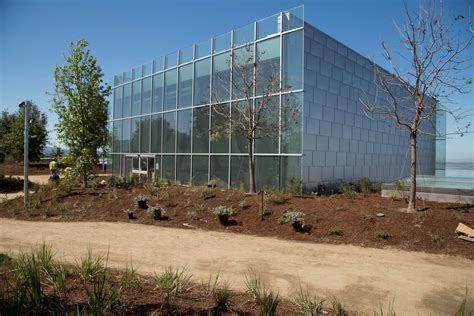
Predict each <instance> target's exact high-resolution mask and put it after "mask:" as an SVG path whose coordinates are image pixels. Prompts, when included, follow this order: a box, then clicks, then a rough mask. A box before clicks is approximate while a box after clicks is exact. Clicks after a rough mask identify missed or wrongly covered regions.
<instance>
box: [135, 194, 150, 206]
mask: <svg viewBox="0 0 474 316" xmlns="http://www.w3.org/2000/svg"><path fill="white" fill-rule="evenodd" d="M147 202H148V197H147V196H146V195H144V194H139V195H137V196H136V197H135V204H136V205H137V207H140V206H141V205H142V204H145V205H146V203H147Z"/></svg>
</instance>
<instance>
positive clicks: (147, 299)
mask: <svg viewBox="0 0 474 316" xmlns="http://www.w3.org/2000/svg"><path fill="white" fill-rule="evenodd" d="M13 268H14V262H13V260H11V259H7V260H6V261H4V262H3V263H0V281H2V282H0V295H1V296H0V314H2V309H4V308H5V306H7V305H6V304H7V302H9V301H11V299H10V298H11V297H12V295H14V291H13V289H14V288H15V285H14V284H15V282H14V279H13V277H14V276H13V271H12V270H13ZM67 269H68V271H69V274H68V275H67V277H66V281H65V288H66V293H67V294H66V295H67V296H66V298H64V297H63V296H60V297H59V296H56V295H55V294H54V290H53V287H52V286H51V285H50V283H49V282H48V280H46V279H45V278H43V279H42V291H43V294H44V299H43V310H42V311H39V314H45V315H46V314H52V312H53V311H55V310H56V311H57V307H56V306H58V303H61V304H62V306H65V307H66V308H67V310H68V311H69V312H71V313H74V314H75V312H76V310H77V309H79V311H81V314H82V313H84V314H89V313H88V311H89V309H88V305H87V292H86V290H85V287H86V286H87V287H88V288H89V289H91V290H92V288H93V285H92V284H91V282H84V281H82V280H81V278H80V277H79V275H78V267H72V266H69V267H67ZM109 271H110V274H111V276H112V278H111V280H112V282H111V286H118V284H119V282H120V281H119V280H120V277H121V275H122V274H121V273H120V272H119V271H117V270H112V269H110V270H109ZM164 297H165V296H164V293H163V291H162V290H161V289H159V288H157V287H156V284H155V282H154V280H153V278H152V277H148V276H147V277H145V276H140V275H137V279H136V280H135V281H133V283H132V284H131V285H130V286H129V287H127V288H125V289H124V291H123V294H122V299H121V301H122V303H123V306H122V307H121V308H119V309H115V310H113V311H109V312H106V314H108V315H258V314H260V306H259V305H258V304H257V303H255V301H254V300H252V299H251V298H250V296H249V295H247V294H245V293H241V292H235V291H232V290H231V299H230V303H229V307H228V310H227V311H222V310H216V309H215V304H214V301H213V297H212V295H210V294H206V293H205V291H204V288H203V286H202V285H201V284H198V283H193V282H192V279H191V281H190V282H188V283H187V284H186V286H185V287H184V289H183V292H181V293H179V294H178V295H177V297H176V298H175V299H174V300H173V301H172V304H171V306H170V307H165V306H163V304H164V302H165V299H164ZM325 311H326V312H327V314H328V315H335V313H334V312H333V311H331V310H330V309H326V308H325ZM62 313H64V311H63V312H62ZM292 314H296V310H295V305H294V304H293V303H291V302H290V301H288V300H285V299H280V303H279V305H278V308H277V313H276V315H292ZM347 315H350V314H349V313H348V314H347Z"/></svg>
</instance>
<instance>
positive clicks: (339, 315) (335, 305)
mask: <svg viewBox="0 0 474 316" xmlns="http://www.w3.org/2000/svg"><path fill="white" fill-rule="evenodd" d="M332 309H333V310H334V312H335V313H336V316H344V315H346V311H345V310H344V307H343V306H342V303H341V302H340V301H339V300H338V299H337V298H336V297H334V300H333V301H332Z"/></svg>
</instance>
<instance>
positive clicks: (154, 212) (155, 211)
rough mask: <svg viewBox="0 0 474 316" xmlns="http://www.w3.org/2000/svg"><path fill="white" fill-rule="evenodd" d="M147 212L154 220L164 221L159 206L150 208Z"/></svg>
mask: <svg viewBox="0 0 474 316" xmlns="http://www.w3.org/2000/svg"><path fill="white" fill-rule="evenodd" d="M147 212H148V213H149V214H150V216H151V218H152V219H154V220H157V221H159V220H161V219H162V216H161V208H160V206H159V205H156V206H150V207H148V210H147Z"/></svg>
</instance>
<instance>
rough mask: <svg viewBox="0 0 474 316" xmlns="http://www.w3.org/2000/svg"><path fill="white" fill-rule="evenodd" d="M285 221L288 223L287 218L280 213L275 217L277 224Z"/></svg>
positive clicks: (282, 223)
mask: <svg viewBox="0 0 474 316" xmlns="http://www.w3.org/2000/svg"><path fill="white" fill-rule="evenodd" d="M286 223H288V220H287V219H286V217H285V215H282V216H280V217H278V218H277V224H278V225H285V224H286Z"/></svg>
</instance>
